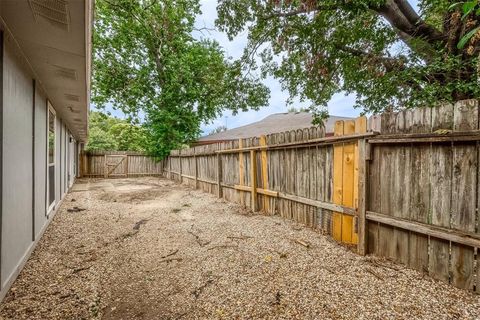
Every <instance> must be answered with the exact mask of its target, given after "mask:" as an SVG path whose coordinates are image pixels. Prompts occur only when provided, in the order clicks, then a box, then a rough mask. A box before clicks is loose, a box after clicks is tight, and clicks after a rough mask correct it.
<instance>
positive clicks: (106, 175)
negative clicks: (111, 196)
mask: <svg viewBox="0 0 480 320" xmlns="http://www.w3.org/2000/svg"><path fill="white" fill-rule="evenodd" d="M103 170H104V172H103V175H104V178H108V164H107V154H105V165H104V166H103Z"/></svg>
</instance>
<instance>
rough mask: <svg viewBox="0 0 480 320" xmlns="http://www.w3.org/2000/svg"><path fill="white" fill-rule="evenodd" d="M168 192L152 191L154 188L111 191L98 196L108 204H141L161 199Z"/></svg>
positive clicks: (161, 190)
mask: <svg viewBox="0 0 480 320" xmlns="http://www.w3.org/2000/svg"><path fill="white" fill-rule="evenodd" d="M167 192H168V191H167V190H163V189H160V190H158V189H152V187H147V188H141V189H139V190H133V191H123V190H119V191H109V192H104V193H101V194H99V195H98V199H99V200H102V201H108V202H123V203H139V202H143V201H151V200H155V199H158V198H161V197H162V195H164V194H165V193H167Z"/></svg>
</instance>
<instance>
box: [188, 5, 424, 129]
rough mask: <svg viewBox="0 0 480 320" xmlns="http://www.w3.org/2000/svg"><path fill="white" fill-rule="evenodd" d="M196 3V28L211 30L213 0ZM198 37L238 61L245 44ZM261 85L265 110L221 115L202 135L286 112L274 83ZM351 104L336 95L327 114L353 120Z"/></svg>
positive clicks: (222, 37) (354, 112)
mask: <svg viewBox="0 0 480 320" xmlns="http://www.w3.org/2000/svg"><path fill="white" fill-rule="evenodd" d="M409 2H410V3H411V4H412V5H413V6H415V7H417V6H418V0H409ZM200 3H201V5H202V15H201V16H199V17H198V18H197V22H196V24H197V27H199V28H200V27H204V26H205V27H208V28H214V24H215V19H216V18H217V10H216V7H217V0H201V1H200ZM198 36H203V37H208V38H212V39H215V40H217V41H218V42H219V43H220V45H221V46H222V47H223V48H224V49H225V52H226V54H227V56H231V57H233V58H239V57H240V56H241V55H242V52H243V48H244V47H245V46H246V43H247V34H246V33H244V34H242V35H239V36H238V37H236V38H235V39H234V40H233V41H229V40H228V38H227V36H226V35H225V34H224V33H221V32H217V31H210V32H208V33H205V32H203V35H200V34H199V35H198ZM264 83H265V84H266V85H267V86H268V87H269V88H270V92H271V97H270V101H269V105H268V106H267V107H264V108H261V109H260V110H259V111H248V112H241V113H239V114H237V115H236V116H232V114H231V113H230V112H225V113H224V114H223V116H221V117H219V118H217V119H216V120H215V121H213V122H212V123H204V124H203V125H202V130H203V132H204V134H208V133H210V132H211V131H212V130H213V129H215V128H217V127H219V126H221V125H226V126H227V128H229V129H231V128H236V127H239V126H243V125H246V124H249V123H252V122H255V121H259V120H261V119H263V118H265V117H266V116H268V115H270V114H272V113H279V112H287V109H288V107H287V104H286V100H287V98H288V93H287V92H283V91H282V89H281V86H280V83H279V82H278V81H277V80H276V79H273V78H269V79H267V80H265V81H264ZM354 103H355V98H354V96H353V95H349V96H345V95H344V94H336V95H334V96H333V97H332V99H331V100H330V102H329V103H328V111H329V113H330V114H331V115H337V116H347V117H356V116H358V115H359V114H360V112H361V110H360V109H354V108H353V105H354ZM303 105H305V106H306V105H308V103H304V104H303ZM293 106H294V107H296V108H298V107H301V106H302V104H300V103H295V104H294V105H293Z"/></svg>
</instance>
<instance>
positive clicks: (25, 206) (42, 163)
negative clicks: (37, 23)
mask: <svg viewBox="0 0 480 320" xmlns="http://www.w3.org/2000/svg"><path fill="white" fill-rule="evenodd" d="M3 44H4V45H3V59H2V62H3V63H2V64H3V68H2V70H3V71H2V72H1V76H2V80H3V81H2V83H3V85H2V92H1V98H2V104H1V105H3V108H1V110H0V112H1V115H2V118H1V119H2V120H1V121H0V123H1V125H2V126H3V130H1V131H0V132H2V134H3V137H2V139H1V141H3V144H2V145H1V157H2V167H1V182H2V188H0V190H1V197H2V199H1V201H2V202H1V212H0V217H1V220H0V221H1V223H0V226H1V228H0V230H1V237H0V240H1V242H0V285H1V287H0V300H1V299H2V298H3V297H4V296H5V294H6V292H7V291H8V289H9V287H10V285H11V284H12V282H13V281H14V280H15V278H16V277H17V275H18V273H19V272H20V270H21V268H22V267H23V265H24V263H25V262H26V260H27V259H28V257H29V256H30V254H31V252H32V250H33V249H34V247H35V245H36V243H37V241H38V239H39V238H40V237H41V235H42V233H43V231H44V230H45V229H46V227H47V226H48V224H49V222H50V221H51V220H52V218H53V216H54V214H55V212H56V209H57V208H58V207H59V205H60V203H61V201H62V200H63V198H64V196H65V195H66V193H67V192H68V187H69V184H68V183H67V182H68V181H67V180H68V170H69V168H70V167H71V166H72V164H71V163H70V162H73V161H74V158H75V157H74V156H71V155H69V151H68V150H69V149H70V148H69V147H68V146H69V144H70V142H69V134H68V132H69V130H68V127H67V126H66V125H65V123H64V122H63V121H62V119H61V118H60V117H59V115H58V114H57V116H56V124H55V125H56V134H55V153H56V156H55V158H56V164H55V167H56V168H55V171H56V172H55V179H54V180H55V202H56V205H55V207H54V209H53V210H52V211H51V212H47V204H46V199H47V198H46V195H47V183H46V182H47V134H48V122H47V119H48V106H47V101H48V96H47V94H46V93H45V92H43V90H42V89H41V86H40V85H37V81H36V80H35V76H34V74H33V73H32V72H30V68H29V67H28V64H27V63H26V61H25V59H24V57H23V56H22V55H21V54H19V53H18V52H19V51H18V50H17V49H16V46H15V43H14V41H13V39H11V38H8V37H6V38H5V40H4V41H3ZM53 107H54V108H55V106H53ZM72 149H75V148H72ZM67 160H68V161H69V162H67Z"/></svg>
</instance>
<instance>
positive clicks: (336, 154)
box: [331, 121, 344, 241]
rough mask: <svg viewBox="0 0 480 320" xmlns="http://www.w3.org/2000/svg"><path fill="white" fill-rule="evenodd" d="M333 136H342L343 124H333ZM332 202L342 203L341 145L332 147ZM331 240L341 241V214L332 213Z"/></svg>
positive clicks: (338, 122) (339, 122) (341, 122)
mask: <svg viewBox="0 0 480 320" xmlns="http://www.w3.org/2000/svg"><path fill="white" fill-rule="evenodd" d="M334 130H335V131H334V134H335V136H342V135H343V130H344V122H343V121H337V122H335V129H334ZM332 197H333V198H332V202H333V203H336V204H342V203H343V145H335V146H334V147H333V194H332ZM331 234H332V236H333V238H334V239H335V240H337V241H341V240H342V214H341V213H339V212H333V214H332V232H331Z"/></svg>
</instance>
